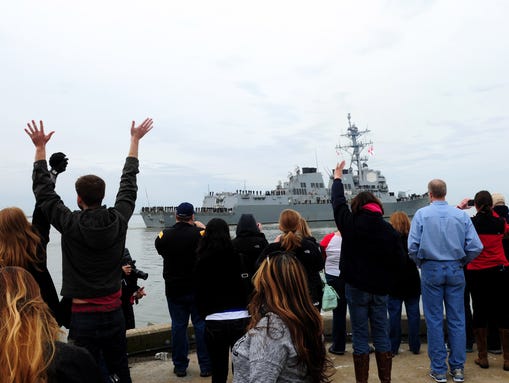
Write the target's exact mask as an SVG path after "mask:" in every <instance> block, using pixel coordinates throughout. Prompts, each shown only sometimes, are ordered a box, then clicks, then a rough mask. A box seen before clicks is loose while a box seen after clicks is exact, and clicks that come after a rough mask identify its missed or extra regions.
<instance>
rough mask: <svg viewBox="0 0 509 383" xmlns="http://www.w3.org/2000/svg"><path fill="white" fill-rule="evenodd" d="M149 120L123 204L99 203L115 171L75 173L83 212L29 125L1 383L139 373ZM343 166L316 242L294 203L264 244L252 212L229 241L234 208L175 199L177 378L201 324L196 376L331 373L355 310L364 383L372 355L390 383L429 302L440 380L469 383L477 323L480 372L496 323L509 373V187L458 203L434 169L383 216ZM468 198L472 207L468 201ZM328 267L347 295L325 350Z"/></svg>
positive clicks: (289, 378) (10, 260)
mask: <svg viewBox="0 0 509 383" xmlns="http://www.w3.org/2000/svg"><path fill="white" fill-rule="evenodd" d="M152 127H153V122H152V120H151V119H149V118H147V119H145V120H144V121H143V122H142V123H141V124H140V125H138V126H136V124H135V122H132V125H131V129H130V136H131V140H130V146H129V152H128V156H127V158H126V160H125V164H124V168H123V170H122V175H121V179H120V186H119V189H118V192H117V196H116V199H115V203H114V206H113V207H110V208H107V207H106V206H104V205H102V201H103V198H104V194H105V183H104V181H103V180H102V179H101V178H100V177H98V176H95V175H85V176H82V177H79V178H78V180H77V181H76V183H75V188H76V194H77V204H78V207H79V210H76V211H73V210H71V209H69V208H68V207H67V206H65V205H64V203H63V201H62V199H61V198H60V197H59V195H58V194H57V193H56V191H55V185H56V179H57V176H58V174H59V173H61V172H63V171H65V170H66V167H67V164H68V159H67V157H66V156H65V155H64V154H63V153H61V152H58V153H55V154H54V155H52V156H51V158H50V161H49V165H50V168H49V169H48V163H47V162H46V144H47V143H48V142H49V141H50V139H51V138H52V136H53V134H54V132H53V131H52V132H49V133H46V132H45V130H44V125H43V122H42V121H41V122H39V123H36V122H35V121H31V122H30V123H28V124H27V128H26V129H25V131H26V133H27V134H28V136H29V137H30V139H31V141H32V143H33V144H34V147H35V162H34V167H33V177H32V178H33V191H34V195H35V199H36V203H35V208H34V212H33V215H32V222H29V221H28V220H27V218H26V215H25V213H24V212H23V211H22V210H21V209H19V208H16V207H9V208H4V209H2V210H0V317H1V318H2V326H0V339H3V340H4V350H3V351H2V352H1V353H0V376H1V380H0V381H1V382H4V381H5V382H9V383H18V382H48V383H52V382H67V381H73V382H92V383H93V382H105V383H111V382H121V383H124V382H131V377H130V372H129V368H128V360H127V347H126V329H129V328H134V327H135V321H134V314H133V310H132V304H133V303H134V302H135V301H137V300H138V299H141V298H142V297H143V296H144V295H145V291H144V289H143V287H140V286H138V285H137V282H136V280H137V278H138V277H141V278H144V279H145V278H146V277H147V275H144V273H143V272H141V271H139V270H136V267H135V266H134V263H135V262H134V261H133V260H132V259H131V258H130V256H129V251H128V250H127V249H126V247H125V241H126V235H127V227H128V222H129V219H130V217H131V215H132V214H133V211H134V208H135V201H136V196H137V184H136V174H137V173H138V146H139V141H140V140H141V139H142V138H143V137H144V136H145V134H147V133H148V132H149V131H150V130H151V129H152ZM344 166H345V162H344V161H342V162H340V163H338V164H337V166H336V168H335V171H334V175H333V178H334V179H333V182H332V188H331V201H332V206H331V211H332V212H333V216H334V221H335V224H336V227H337V230H336V231H334V232H331V233H329V234H327V235H326V236H325V237H324V238H322V239H321V240H320V241H317V240H316V239H315V238H314V237H313V234H312V232H311V230H310V228H309V225H308V223H307V222H306V220H305V218H304V217H302V216H301V215H300V214H299V213H298V212H297V211H296V210H293V209H285V210H283V211H282V212H281V214H280V218H279V229H280V231H281V234H280V235H279V236H278V237H277V238H276V239H275V240H274V242H273V243H268V241H267V239H266V238H265V235H264V234H263V230H262V227H261V225H260V224H258V223H257V221H256V217H254V216H253V215H252V214H243V215H242V216H241V217H240V219H239V222H238V224H237V227H236V233H235V234H236V235H235V238H233V239H232V238H231V236H230V231H229V227H228V224H227V223H226V222H225V221H224V220H222V219H220V218H215V219H212V220H210V221H209V222H207V223H206V225H205V224H203V223H201V222H199V221H197V220H195V210H194V207H193V205H192V204H190V203H188V202H183V203H181V204H180V205H179V206H178V207H177V209H176V212H175V213H176V223H175V225H173V226H171V227H168V228H165V229H164V230H162V231H161V232H160V233H159V234H158V236H157V237H156V238H155V243H154V246H155V249H156V250H157V252H158V254H160V255H161V257H162V258H163V279H164V283H165V295H166V303H167V306H168V311H169V315H170V317H171V324H172V326H171V339H172V345H171V351H172V362H173V373H174V374H175V375H176V376H177V377H185V376H186V375H187V370H188V367H189V340H188V325H189V320H191V322H192V324H193V327H194V336H195V341H196V351H197V357H198V363H199V367H200V376H201V377H203V378H206V377H210V379H211V381H212V382H213V383H226V382H227V380H228V376H229V375H230V374H232V376H233V378H232V379H233V382H234V383H244V382H311V383H322V382H323V383H325V382H330V381H331V380H332V378H333V374H334V366H333V364H332V361H331V356H330V355H329V354H332V355H340V356H341V355H344V354H345V353H346V352H347V349H346V343H347V326H346V323H347V321H346V317H347V310H348V312H349V316H350V323H351V330H352V334H351V336H352V358H353V363H354V373H355V380H356V382H357V383H367V381H368V377H369V365H370V354H372V353H374V357H375V362H376V367H377V372H378V377H379V380H380V382H382V383H389V382H390V381H391V374H392V367H393V358H394V357H396V356H397V355H398V353H399V352H400V347H401V344H402V330H401V315H402V306H403V304H404V305H405V310H406V314H407V318H408V347H409V350H410V351H411V352H412V353H414V354H419V353H420V349H421V313H420V301H421V299H422V309H423V316H424V320H425V324H426V335H427V344H428V357H429V360H430V372H429V375H430V377H431V378H432V379H433V380H434V381H436V382H438V383H445V382H446V381H447V375H450V376H451V377H452V379H453V381H454V382H463V381H464V379H465V378H464V366H465V361H466V352H467V350H468V349H469V348H470V347H469V344H471V343H472V339H470V338H469V337H467V334H469V331H471V333H472V334H473V337H474V338H475V343H476V347H477V354H478V355H477V358H476V359H475V363H476V364H477V365H478V366H479V367H480V368H482V369H487V368H489V367H490V363H489V360H488V349H489V334H490V333H491V334H492V335H493V333H494V332H498V335H499V339H500V342H499V343H500V346H499V347H500V348H501V350H502V351H501V352H502V354H503V366H502V368H503V369H504V370H505V371H509V298H508V297H507V294H503V293H501V294H497V293H496V292H497V291H499V292H503V291H509V253H508V249H509V211H508V208H507V206H506V205H505V200H504V197H503V196H502V195H501V194H498V193H494V194H491V193H489V192H488V191H485V190H481V191H479V192H478V193H477V194H476V195H475V197H474V199H473V200H472V201H470V200H469V199H468V198H466V199H464V200H462V201H461V202H460V203H459V204H458V205H457V206H455V207H454V206H451V205H449V204H448V203H447V202H446V199H445V197H446V194H447V187H446V184H445V182H444V181H443V180H439V179H434V180H431V181H430V182H429V184H428V194H429V198H430V204H429V206H426V207H424V208H421V209H419V210H418V211H417V212H416V213H415V215H414V217H413V219H412V220H411V221H410V218H409V217H408V215H406V214H405V213H404V212H395V213H393V214H392V215H391V216H390V219H389V220H388V221H387V220H386V219H384V206H383V203H382V202H381V201H380V200H379V199H378V198H377V197H376V196H375V195H374V194H372V193H371V192H369V191H365V192H361V193H359V194H357V195H356V196H354V197H353V198H352V199H351V200H348V199H347V196H346V195H345V191H344V187H343V183H342V175H343V169H344ZM471 205H473V206H474V208H475V210H476V214H475V215H474V216H473V217H470V216H469V215H468V214H467V213H466V212H465V211H463V210H465V209H468V208H470V206H471ZM50 226H53V227H54V228H55V229H56V230H57V231H59V232H60V233H61V249H62V266H63V267H62V289H61V292H60V295H61V297H62V298H61V299H59V296H58V294H57V291H56V289H55V285H54V283H53V280H52V277H51V275H50V272H49V270H48V268H47V264H46V247H47V244H48V242H49V241H50V238H49V233H50ZM322 272H324V273H325V280H326V281H327V283H328V284H329V285H330V286H332V287H333V288H334V289H335V290H336V292H337V296H338V302H337V305H336V307H335V308H334V309H333V311H332V342H331V345H330V347H329V348H328V349H326V347H325V337H324V329H323V319H322V316H321V304H322V294H323V281H322V277H321V273H322ZM470 301H471V302H472V309H473V310H472V312H471V313H470ZM444 307H445V317H444ZM469 318H470V319H469ZM444 324H445V325H444ZM62 326H64V327H66V328H68V329H69V331H68V334H67V341H64V332H63V331H62V330H61V327H62ZM444 329H445V331H444ZM370 343H372V344H373V346H371V345H370ZM230 361H231V362H232V364H231V366H230Z"/></svg>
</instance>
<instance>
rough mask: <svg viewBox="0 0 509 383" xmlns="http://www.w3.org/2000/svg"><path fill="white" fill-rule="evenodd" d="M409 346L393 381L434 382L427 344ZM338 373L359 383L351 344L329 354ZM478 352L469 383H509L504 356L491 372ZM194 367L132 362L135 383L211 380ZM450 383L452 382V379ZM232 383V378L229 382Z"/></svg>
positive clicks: (468, 369)
mask: <svg viewBox="0 0 509 383" xmlns="http://www.w3.org/2000/svg"><path fill="white" fill-rule="evenodd" d="M405 346H407V345H405V344H403V345H402V347H401V352H400V353H399V354H398V355H397V356H396V357H395V358H394V359H393V366H392V381H393V382H429V383H433V382H434V380H433V379H431V378H430V377H429V376H428V371H429V359H428V355H427V345H426V344H423V345H422V348H421V353H420V354H419V355H414V354H412V353H411V352H410V351H405ZM329 355H330V357H331V359H332V361H333V363H334V366H335V368H336V373H335V374H334V376H333V381H334V382H335V383H355V376H354V369H353V360H352V354H351V344H348V345H347V353H346V354H345V355H341V356H337V355H332V354H329ZM475 357H476V352H475V350H474V352H473V353H468V354H467V363H466V365H465V382H468V383H499V382H509V371H504V370H503V369H502V364H503V358H502V355H492V354H489V361H490V368H489V369H486V370H484V369H481V368H479V367H478V366H477V365H475V364H474V358H475ZM189 359H190V365H189V368H188V370H187V376H186V377H184V378H177V377H176V376H175V375H174V374H173V364H172V362H171V357H170V360H168V361H160V360H154V357H153V356H150V357H132V358H129V363H130V367H131V376H132V379H133V382H134V383H178V382H180V383H189V382H196V383H206V382H210V380H211V378H201V377H200V370H199V368H198V364H197V360H196V354H195V353H194V352H193V353H192V354H190V355H189ZM369 380H370V381H371V382H378V381H379V380H378V376H377V370H376V362H375V358H374V355H373V357H372V358H371V360H370V374H369ZM448 381H449V382H452V378H451V377H449V380H448ZM229 382H231V376H230V379H229Z"/></svg>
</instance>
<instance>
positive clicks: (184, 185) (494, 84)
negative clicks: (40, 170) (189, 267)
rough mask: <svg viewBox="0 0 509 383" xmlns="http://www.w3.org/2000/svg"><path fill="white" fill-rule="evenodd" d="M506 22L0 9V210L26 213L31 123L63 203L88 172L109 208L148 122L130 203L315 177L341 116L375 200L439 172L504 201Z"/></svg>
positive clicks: (310, 4) (157, 4)
mask: <svg viewBox="0 0 509 383" xmlns="http://www.w3.org/2000/svg"><path fill="white" fill-rule="evenodd" d="M508 15H509V2H507V1H503V0H501V1H492V0H484V1H469V0H466V1H465V0H463V1H460V0H458V1H440V0H437V1H429V0H428V1H425V0H422V1H421V0H400V1H397V0H394V1H391V0H388V1H375V0H373V1H359V0H355V1H353V0H352V1H339V0H335V1H320V0H316V1H296V0H292V1H286V0H285V1H278V0H271V1H264V0H257V1H240V0H236V1H234V0H232V1H223V0H214V1H189V0H186V1H163V0H160V1H155V0H143V1H128V0H123V1H106V0H101V1H96V0H89V1H86V2H76V1H68V0H67V1H64V0H62V1H55V0H44V1H36V0H34V1H26V0H16V1H4V2H2V4H1V5H0V18H1V20H2V21H1V23H0V76H1V78H0V79H1V81H0V89H1V92H0V111H1V116H2V119H3V121H2V124H1V128H0V129H1V132H2V140H1V142H0V153H1V155H2V159H3V161H2V162H1V164H0V167H1V171H2V175H3V176H2V178H3V179H2V183H1V186H0V188H1V189H0V190H1V192H0V207H6V206H13V205H15V206H20V207H22V208H23V209H24V210H25V212H26V213H27V214H31V210H32V207H33V201H34V199H33V195H32V192H31V169H32V162H33V156H34V148H33V145H32V143H31V142H30V140H29V138H28V136H27V135H26V133H25V132H24V131H23V129H24V127H25V126H26V122H27V121H29V120H31V119H35V120H40V119H42V120H44V123H45V126H46V128H47V130H55V131H56V133H55V134H54V136H53V138H52V139H51V141H50V143H49V144H48V155H49V154H51V153H52V152H55V151H63V152H65V153H66V154H67V155H68V157H69V160H70V161H69V167H68V171H67V172H66V173H64V174H62V175H61V176H60V177H59V181H58V185H57V190H58V191H59V193H60V194H61V195H62V197H63V199H64V201H65V202H66V203H67V204H68V205H70V206H71V207H75V206H76V204H75V194H74V189H73V188H74V181H75V179H76V178H77V177H78V176H80V175H83V174H88V173H94V174H97V175H99V176H101V177H103V178H104V179H105V180H106V182H107V198H106V201H105V202H106V203H107V204H108V205H111V204H112V202H113V200H114V196H115V194H116V191H117V186H118V180H119V177H120V171H121V167H122V165H123V161H124V158H125V156H126V154H127V150H128V145H129V128H130V122H131V121H132V120H135V121H137V122H141V121H142V120H143V119H144V118H145V117H152V118H153V119H154V129H153V130H152V131H151V132H150V133H149V134H148V135H147V136H146V137H145V138H143V140H142V142H141V146H140V162H141V166H140V168H141V172H140V175H139V179H138V180H139V194H138V203H137V210H139V208H141V206H144V205H147V204H150V205H176V204H178V203H179V202H181V201H183V200H187V201H190V202H192V203H194V204H195V205H198V206H199V205H200V204H201V201H202V198H203V195H204V194H205V193H207V191H209V190H210V191H223V190H236V189H241V188H244V186H245V187H246V188H247V189H254V190H267V189H270V188H272V187H274V186H275V185H276V183H277V182H278V181H279V180H284V179H286V177H287V174H288V172H289V171H293V170H294V169H295V167H296V166H301V167H302V166H318V168H319V170H320V171H322V172H323V173H324V174H325V173H326V172H327V171H329V169H332V168H333V167H334V166H335V164H336V161H337V160H338V159H342V157H341V156H338V154H337V152H336V150H335V146H336V145H337V144H338V143H345V138H344V137H340V134H342V133H345V128H346V127H347V114H348V113H351V115H352V121H353V122H355V123H356V124H357V126H358V127H359V128H362V129H364V128H368V129H370V130H371V132H370V134H369V135H368V136H366V137H365V138H366V139H368V140H372V141H373V145H374V156H372V157H370V162H369V164H370V166H371V167H373V168H375V169H379V170H381V171H382V173H383V174H384V175H385V177H386V178H387V181H388V184H389V187H390V189H391V190H392V191H395V192H397V191H400V190H404V191H411V192H415V193H422V192H425V191H426V185H427V182H428V181H429V180H430V179H432V178H442V179H444V180H445V181H446V182H447V184H448V189H449V195H448V201H449V203H451V204H455V203H457V202H458V201H459V200H460V199H462V198H463V197H467V196H468V197H470V196H472V197H473V194H474V193H475V192H476V191H478V190H481V189H487V190H489V191H491V192H494V191H497V192H501V193H503V194H505V195H506V198H507V197H509V172H508V165H507V158H508V149H507V146H508V142H509V131H508V124H509V108H508V101H509V97H508V96H509V76H508V71H509V44H508V41H507V40H508V36H509V23H508V20H507V17H508Z"/></svg>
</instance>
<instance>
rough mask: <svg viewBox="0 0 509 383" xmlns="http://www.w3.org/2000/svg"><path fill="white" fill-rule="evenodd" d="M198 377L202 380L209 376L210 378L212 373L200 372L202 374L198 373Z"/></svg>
mask: <svg viewBox="0 0 509 383" xmlns="http://www.w3.org/2000/svg"><path fill="white" fill-rule="evenodd" d="M200 376H201V377H202V378H207V377H209V376H212V371H202V372H200Z"/></svg>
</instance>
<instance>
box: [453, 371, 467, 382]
mask: <svg viewBox="0 0 509 383" xmlns="http://www.w3.org/2000/svg"><path fill="white" fill-rule="evenodd" d="M449 375H451V376H452V380H454V381H455V382H464V381H465V376H464V375H463V369H461V368H455V369H454V370H452V371H449Z"/></svg>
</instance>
